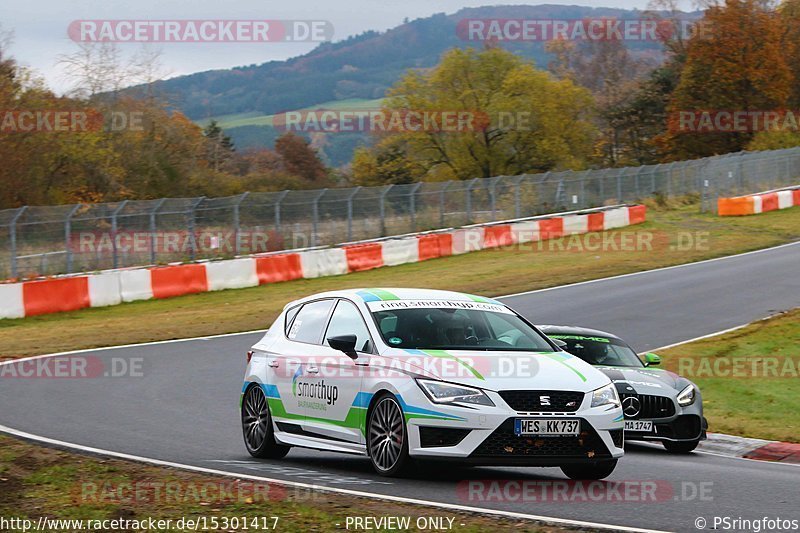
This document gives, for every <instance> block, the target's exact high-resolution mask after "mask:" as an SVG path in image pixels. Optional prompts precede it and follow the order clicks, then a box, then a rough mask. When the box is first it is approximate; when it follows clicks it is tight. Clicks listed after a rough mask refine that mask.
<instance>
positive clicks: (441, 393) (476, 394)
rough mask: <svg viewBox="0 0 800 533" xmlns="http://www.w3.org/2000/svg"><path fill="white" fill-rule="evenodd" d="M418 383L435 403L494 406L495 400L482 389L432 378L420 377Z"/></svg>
mask: <svg viewBox="0 0 800 533" xmlns="http://www.w3.org/2000/svg"><path fill="white" fill-rule="evenodd" d="M417 383H418V384H419V386H420V387H421V388H422V390H423V391H424V392H425V394H426V395H427V396H428V398H430V400H431V401H432V402H433V403H456V404H457V403H461V404H469V405H486V406H489V407H494V402H492V400H490V399H489V397H488V396H487V395H486V393H485V392H483V391H482V390H481V389H476V388H474V387H467V386H466V385H456V384H455V383H445V382H443V381H435V380H431V379H418V380H417Z"/></svg>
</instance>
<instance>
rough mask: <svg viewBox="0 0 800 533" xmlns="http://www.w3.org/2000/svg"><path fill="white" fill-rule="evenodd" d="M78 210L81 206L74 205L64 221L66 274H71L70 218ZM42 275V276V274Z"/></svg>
mask: <svg viewBox="0 0 800 533" xmlns="http://www.w3.org/2000/svg"><path fill="white" fill-rule="evenodd" d="M80 208H81V204H75V206H74V207H73V208H72V209H70V211H69V214H68V215H67V218H66V219H65V220H64V250H65V251H66V252H67V261H66V263H67V264H66V267H67V268H66V270H67V274H72V244H71V243H70V238H71V235H70V234H71V233H72V217H73V216H74V215H75V213H77V212H78V209H80ZM42 274H44V272H42Z"/></svg>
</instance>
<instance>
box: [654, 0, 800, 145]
mask: <svg viewBox="0 0 800 533" xmlns="http://www.w3.org/2000/svg"><path fill="white" fill-rule="evenodd" d="M702 30H703V31H700V32H698V33H697V34H696V35H695V36H693V37H692V38H691V39H690V41H689V43H688V47H687V55H686V65H685V67H684V69H683V71H682V73H681V78H680V83H679V84H678V86H677V88H676V89H675V92H674V94H673V96H672V98H671V101H670V106H669V108H670V114H669V118H670V125H669V128H668V133H667V134H666V135H665V136H664V139H663V143H664V146H665V150H666V151H667V152H668V154H669V157H670V158H672V159H688V158H694V157H704V156H709V155H714V154H722V153H728V152H736V151H739V150H742V149H743V148H745V147H746V146H747V143H748V142H749V141H750V139H751V138H752V136H753V134H752V132H747V131H732V132H716V131H711V132H709V131H685V129H682V128H681V127H680V124H679V123H678V113H679V112H681V111H689V112H691V111H697V112H702V111H708V112H711V113H714V112H716V111H742V112H750V111H770V110H777V109H782V108H784V107H785V106H786V104H787V103H788V102H789V98H790V94H791V89H792V75H791V71H790V69H789V67H788V65H787V62H786V57H785V53H784V52H785V51H784V50H783V49H782V42H781V24H780V20H779V18H778V15H777V14H776V13H775V12H774V11H772V10H771V9H770V8H769V6H768V5H767V4H766V3H765V2H761V1H759V0H726V1H725V3H724V4H722V5H718V6H711V7H709V8H708V10H707V11H706V13H705V19H704V26H703V28H702Z"/></svg>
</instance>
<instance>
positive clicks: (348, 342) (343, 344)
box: [328, 335, 358, 359]
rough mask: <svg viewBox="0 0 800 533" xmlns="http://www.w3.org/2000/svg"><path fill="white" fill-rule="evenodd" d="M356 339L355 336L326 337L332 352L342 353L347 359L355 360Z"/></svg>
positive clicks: (356, 355)
mask: <svg viewBox="0 0 800 533" xmlns="http://www.w3.org/2000/svg"><path fill="white" fill-rule="evenodd" d="M357 340H358V337H356V336H355V335H337V336H336V337H328V344H329V345H330V347H331V348H333V349H334V350H339V351H340V352H344V353H345V354H347V356H348V357H350V358H352V359H356V358H357V357H358V354H357V353H356V341H357Z"/></svg>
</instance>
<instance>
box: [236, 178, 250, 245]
mask: <svg viewBox="0 0 800 533" xmlns="http://www.w3.org/2000/svg"><path fill="white" fill-rule="evenodd" d="M249 195H250V193H249V192H244V193H242V195H241V196H239V200H238V201H237V202H236V203H235V204H233V235H234V237H233V239H234V240H233V254H234V255H239V253H240V252H241V249H242V240H241V238H240V237H241V236H240V232H241V219H240V216H239V215H240V213H239V208H240V206H241V205H242V202H244V200H245V198H247V197H248V196H249Z"/></svg>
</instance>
